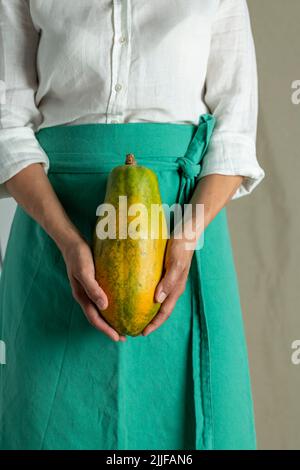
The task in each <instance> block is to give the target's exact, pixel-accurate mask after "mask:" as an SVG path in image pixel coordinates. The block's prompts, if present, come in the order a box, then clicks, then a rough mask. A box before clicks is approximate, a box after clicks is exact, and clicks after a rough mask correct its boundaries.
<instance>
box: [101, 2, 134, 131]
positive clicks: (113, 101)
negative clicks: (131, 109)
mask: <svg viewBox="0 0 300 470" xmlns="http://www.w3.org/2000/svg"><path fill="white" fill-rule="evenodd" d="M113 27H114V40H113V48H112V71H111V93H110V98H109V102H108V107H107V117H106V122H111V123H116V122H120V121H121V120H122V116H123V113H124V109H125V105H126V99H127V89H128V73H129V64H130V55H131V44H130V33H131V0H114V1H113Z"/></svg>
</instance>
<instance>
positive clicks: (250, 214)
mask: <svg viewBox="0 0 300 470" xmlns="http://www.w3.org/2000/svg"><path fill="white" fill-rule="evenodd" d="M248 5H249V8H250V13H251V18H252V27H253V32H254V37H255V42H256V50H257V59H258V71H259V80H260V122H259V132H258V156H259V160H260V162H261V165H262V166H263V168H264V169H265V170H266V173H267V176H266V179H265V181H264V183H262V185H261V186H260V187H259V188H257V189H256V190H255V192H254V193H253V195H252V196H250V197H247V198H244V199H240V200H238V201H236V202H233V203H231V204H230V209H229V217H230V224H231V230H232V239H233V246H234V250H235V259H236V265H237V270H238V275H239V280H240V289H241V297H242V305H243V310H244V317H245V322H246V332H247V338H248V344H249V354H250V363H251V371H252V383H253V389H254V390H253V391H254V400H255V411H256V422H257V432H258V443H259V447H260V448H261V449H300V365H298V366H296V365H292V362H291V351H292V350H291V343H292V341H294V340H296V339H300V247H299V242H300V220H299V202H300V154H299V153H300V152H299V147H300V105H298V106H296V105H293V104H292V101H291V93H292V92H291V83H292V82H293V81H294V80H300V1H299V0H248Z"/></svg>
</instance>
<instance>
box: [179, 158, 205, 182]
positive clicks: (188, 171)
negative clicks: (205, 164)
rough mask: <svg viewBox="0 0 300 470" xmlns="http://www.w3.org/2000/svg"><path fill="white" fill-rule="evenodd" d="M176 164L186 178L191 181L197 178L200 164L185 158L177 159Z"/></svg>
mask: <svg viewBox="0 0 300 470" xmlns="http://www.w3.org/2000/svg"><path fill="white" fill-rule="evenodd" d="M177 163H178V166H179V168H180V170H181V171H182V172H183V174H184V176H185V177H186V178H190V179H192V178H196V177H197V176H199V174H200V171H201V165H200V163H194V162H193V161H191V160H190V159H189V158H186V157H179V158H178V160H177Z"/></svg>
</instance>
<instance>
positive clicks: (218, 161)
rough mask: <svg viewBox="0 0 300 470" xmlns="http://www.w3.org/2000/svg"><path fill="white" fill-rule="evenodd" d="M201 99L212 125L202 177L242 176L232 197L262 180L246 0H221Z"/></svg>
mask: <svg viewBox="0 0 300 470" xmlns="http://www.w3.org/2000/svg"><path fill="white" fill-rule="evenodd" d="M205 102H206V104H207V106H208V108H209V110H210V111H211V113H212V114H214V116H215V117H216V121H217V124H216V128H215V132H214V135H213V137H212V141H211V144H210V147H209V150H208V152H207V154H206V156H205V158H204V160H203V166H202V171H201V174H200V177H204V176H206V175H210V174H222V175H241V176H244V180H243V183H242V185H241V186H240V187H239V189H238V190H237V191H236V193H235V194H234V195H233V197H232V199H237V198H239V197H241V196H244V195H246V194H249V193H250V192H251V191H252V190H253V189H254V188H255V187H256V186H257V185H258V184H259V183H260V182H261V180H262V179H263V178H264V176H265V173H264V170H263V169H262V168H261V167H260V165H259V163H258V161H257V156H256V131H257V114H258V91H257V68H256V55H255V47H254V41H253V36H252V30H251V23H250V18H249V12H248V7H247V3H246V0H220V2H219V7H218V11H217V14H216V17H215V19H214V22H213V26H212V40H211V48H210V56H209V60H208V68H207V77H206V90H205Z"/></svg>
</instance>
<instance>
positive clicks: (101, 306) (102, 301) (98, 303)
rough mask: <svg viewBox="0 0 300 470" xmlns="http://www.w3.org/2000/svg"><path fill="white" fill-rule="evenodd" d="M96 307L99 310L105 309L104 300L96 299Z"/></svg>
mask: <svg viewBox="0 0 300 470" xmlns="http://www.w3.org/2000/svg"><path fill="white" fill-rule="evenodd" d="M97 307H98V308H100V310H105V308H106V302H105V301H104V300H98V302H97Z"/></svg>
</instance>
